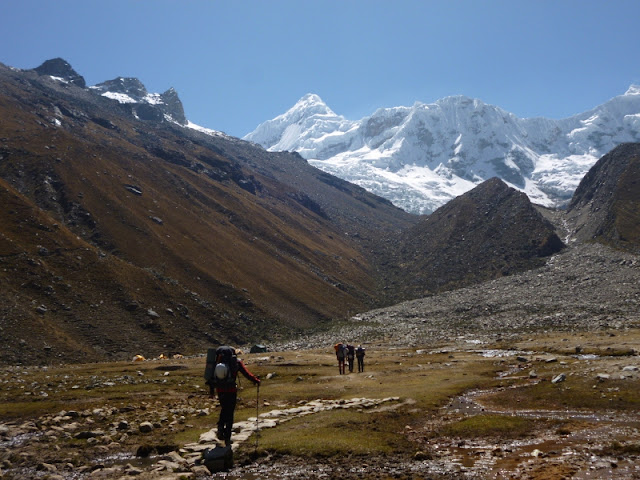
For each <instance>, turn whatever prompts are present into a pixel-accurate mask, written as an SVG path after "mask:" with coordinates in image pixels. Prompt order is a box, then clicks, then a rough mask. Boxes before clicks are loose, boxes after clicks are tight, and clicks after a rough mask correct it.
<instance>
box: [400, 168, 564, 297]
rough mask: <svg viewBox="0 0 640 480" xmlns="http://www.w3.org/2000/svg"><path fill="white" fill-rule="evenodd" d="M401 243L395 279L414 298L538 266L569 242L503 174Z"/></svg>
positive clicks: (442, 211)
mask: <svg viewBox="0 0 640 480" xmlns="http://www.w3.org/2000/svg"><path fill="white" fill-rule="evenodd" d="M397 243H398V249H397V253H396V259H395V262H394V263H395V265H394V266H393V267H391V268H389V269H388V270H389V272H388V273H389V278H391V279H392V281H395V285H394V286H393V287H394V289H398V290H399V291H402V292H403V293H404V295H405V296H414V297H417V296H423V295H425V294H430V293H435V292H439V291H443V290H449V289H452V288H456V287H460V286H463V285H468V284H471V283H475V282H479V281H483V280H487V279H492V278H497V277H501V276H504V275H509V274H512V273H515V272H518V271H523V270H526V269H529V268H534V267H536V266H540V265H542V264H543V263H544V259H543V257H546V256H548V255H551V254H553V253H556V252H558V251H560V250H561V249H562V248H563V247H564V244H563V243H562V241H561V240H560V238H559V237H558V236H557V235H556V233H555V230H554V227H553V225H552V224H551V223H550V222H548V221H547V220H545V219H544V218H543V217H542V215H541V214H540V213H539V212H538V211H537V210H536V209H535V207H534V206H533V205H532V204H531V202H530V201H529V199H528V197H527V196H526V195H525V194H524V193H522V192H519V191H517V190H515V189H513V188H510V187H508V186H507V185H506V184H505V183H504V182H503V181H502V180H500V179H497V178H493V179H490V180H487V181H486V182H484V183H482V184H480V185H479V186H478V187H476V188H474V189H473V190H471V191H470V192H467V193H466V194H464V195H461V196H460V197H458V198H456V199H454V200H452V201H451V202H449V203H448V204H446V205H444V206H443V207H441V208H439V209H438V210H436V211H435V212H434V213H433V214H431V215H430V216H428V217H425V218H424V220H422V221H421V222H419V223H418V224H417V225H415V226H414V227H412V228H410V229H409V230H408V231H406V232H404V233H403V235H402V237H401V238H399V239H398V240H397ZM402 282H405V283H404V285H403V284H402Z"/></svg>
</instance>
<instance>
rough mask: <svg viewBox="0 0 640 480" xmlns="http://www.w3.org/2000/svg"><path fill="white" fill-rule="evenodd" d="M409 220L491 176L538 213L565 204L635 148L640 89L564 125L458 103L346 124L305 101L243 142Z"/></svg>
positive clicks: (381, 113) (309, 98)
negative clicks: (333, 179) (365, 193)
mask: <svg viewBox="0 0 640 480" xmlns="http://www.w3.org/2000/svg"><path fill="white" fill-rule="evenodd" d="M244 139H245V140H249V141H252V142H255V143H258V144H260V145H262V146H263V147H264V148H266V149H268V150H271V151H279V150H289V151H297V152H299V153H300V154H301V155H302V156H303V157H304V158H306V159H307V160H308V161H309V163H311V164H312V165H314V166H316V167H318V168H320V169H322V170H324V171H326V172H329V173H332V174H334V175H336V176H338V177H341V178H343V179H345V180H348V181H350V182H353V183H356V184H358V185H360V186H362V187H363V188H365V189H367V190H369V191H371V192H373V193H376V194H378V195H380V196H382V197H385V198H387V199H389V200H390V201H392V202H393V203H394V204H396V205H397V206H399V207H402V208H404V209H405V210H407V211H410V212H414V213H430V212H432V211H433V210H435V209H436V208H437V207H439V206H441V205H443V204H444V203H446V202H448V201H449V200H451V199H452V198H454V197H456V196H458V195H461V194H462V193H464V192H466V191H468V190H471V189H472V188H473V187H475V186H476V185H477V184H479V183H481V182H482V181H484V180H487V179H489V178H491V177H499V178H501V179H503V180H504V181H506V182H507V183H508V184H510V185H512V186H514V187H516V188H518V189H520V190H522V191H524V192H525V193H527V195H528V196H529V198H530V199H531V200H532V201H533V202H535V203H538V204H541V205H545V206H564V205H565V204H566V203H567V202H568V201H569V199H570V197H571V195H572V194H573V192H574V190H575V189H576V187H577V185H578V183H579V182H580V180H581V179H582V177H583V176H584V174H585V173H586V172H587V171H588V170H589V168H591V166H593V165H594V164H595V162H596V161H597V160H598V159H599V158H600V157H601V156H603V155H604V154H606V153H607V152H609V151H610V150H612V149H613V148H614V147H616V146H617V145H619V144H620V143H625V142H638V141H640V86H636V85H632V86H631V87H630V88H629V89H628V90H627V92H626V93H625V94H624V95H620V96H617V97H615V98H613V99H611V100H609V101H608V102H606V103H604V104H602V105H600V106H598V107H596V108H594V109H593V110H590V111H588V112H585V113H582V114H579V115H575V116H573V117H569V118H566V119H562V120H551V119H546V118H527V119H523V118H518V117H516V116H515V115H513V114H511V113H509V112H506V111H505V110H502V109H501V108H499V107H496V106H492V105H487V104H485V103H483V102H482V101H480V100H477V99H471V98H468V97H465V96H453V97H447V98H444V99H441V100H438V101H437V102H435V103H432V104H424V103H419V102H417V103H415V104H414V105H413V106H412V107H395V108H381V109H378V110H377V111H376V112H374V113H373V114H372V115H371V116H368V117H365V118H363V119H361V120H357V121H351V120H347V119H345V118H344V117H343V116H341V115H337V114H336V113H334V112H333V111H332V110H331V109H330V108H329V107H328V106H327V105H326V104H325V103H324V102H323V101H322V100H321V99H320V97H318V96H317V95H314V94H308V95H305V96H304V97H303V98H302V99H300V100H299V101H298V102H297V103H296V104H295V105H294V106H293V107H292V108H291V109H290V110H288V111H287V112H286V113H284V114H282V115H280V116H278V117H276V118H274V119H272V120H269V121H267V122H264V123H262V124H261V125H259V126H258V127H257V128H256V130H255V131H253V132H252V133H250V134H248V135H246V136H245V137H244Z"/></svg>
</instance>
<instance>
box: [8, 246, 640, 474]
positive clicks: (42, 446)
mask: <svg viewBox="0 0 640 480" xmlns="http://www.w3.org/2000/svg"><path fill="white" fill-rule="evenodd" d="M639 300H640V264H639V263H638V262H637V257H633V256H627V255H625V254H621V253H619V252H613V251H610V250H608V249H606V248H604V247H601V246H596V245H591V246H584V247H580V248H576V249H570V250H569V251H567V252H566V253H563V254H561V255H557V256H555V257H553V258H551V259H550V260H549V262H548V264H547V265H546V266H545V267H543V268H541V269H539V270H536V271H531V272H527V273H525V274H522V275H518V276H513V277H505V278H503V279H500V280H496V281H493V282H488V283H486V284H483V285H481V286H477V287H473V288H469V289H463V290H458V291H455V292H450V293H447V294H443V295H439V296H437V297H430V298H425V299H421V300H416V301H413V302H406V303H404V304H400V305H397V306H394V307H391V308H388V309H381V310H376V311H373V312H368V313H365V314H361V315H358V316H357V317H355V318H353V319H352V320H351V321H349V322H347V323H346V324H342V325H337V326H334V327H333V328H331V329H330V330H327V331H325V332H320V333H316V334H314V335H309V336H307V337H304V338H299V339H296V341H295V342H289V343H287V344H282V345H279V346H278V348H275V349H274V350H277V351H274V352H269V353H264V354H248V355H244V359H245V361H246V363H247V365H248V367H249V369H250V370H251V371H252V372H254V373H256V374H258V375H260V376H261V378H262V379H263V383H262V386H261V388H260V391H259V392H258V391H257V390H256V389H255V388H253V387H252V386H250V385H249V384H248V382H244V383H243V384H242V385H241V387H242V388H241V392H240V400H239V404H238V409H237V412H236V432H235V433H234V441H235V444H234V466H233V467H232V468H231V469H229V470H228V471H226V472H218V473H216V474H215V478H227V479H282V478H301V477H302V478H305V477H306V478H309V479H315V478H318V479H319V478H342V479H356V478H377V479H387V478H400V479H419V478H420V479H422V478H432V479H440V478H461V479H462V478H464V479H467V478H495V479H508V478H518V479H562V478H575V479H605V478H622V479H633V478H640V467H639V466H638V465H640V462H639V461H638V460H639V459H640V358H639V357H638V352H640V321H639V318H638V309H637V306H638V303H637V302H638V301H639ZM338 341H347V342H350V343H354V344H358V343H360V344H363V345H364V346H365V347H366V349H367V356H366V357H365V371H364V372H363V373H357V371H356V372H353V373H348V374H346V375H339V374H338V369H337V368H336V361H335V356H334V353H333V347H332V346H333V344H334V343H336V342H338ZM204 360H205V359H204V356H199V357H192V358H173V359H154V360H147V361H143V362H118V363H101V364H85V365H63V366H55V365H50V366H46V367H23V366H14V367H6V368H3V369H2V375H1V378H2V380H1V381H0V418H2V420H1V422H0V469H1V471H2V478H7V479H32V478H42V479H52V480H60V479H69V480H71V479H78V480H84V479H98V478H104V479H112V478H113V479H119V478H130V477H131V476H135V477H137V478H139V479H166V480H169V479H175V480H177V479H180V478H194V479H199V478H207V477H209V476H210V473H209V471H208V469H207V468H206V466H205V465H203V463H202V461H201V460H200V459H201V452H202V450H204V449H205V448H208V447H214V446H215V442H216V441H215V439H214V438H212V435H211V431H212V429H213V428H214V427H215V423H216V421H217V414H218V408H217V404H216V401H215V400H213V399H210V398H209V397H208V395H207V392H206V390H205V388H204V384H203V378H202V374H203V372H204ZM256 414H258V417H257V418H256ZM256 430H258V434H256Z"/></svg>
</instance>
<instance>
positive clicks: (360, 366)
mask: <svg viewBox="0 0 640 480" xmlns="http://www.w3.org/2000/svg"><path fill="white" fill-rule="evenodd" d="M356 358H357V359H358V373H360V372H364V347H363V346H362V345H358V347H357V348H356Z"/></svg>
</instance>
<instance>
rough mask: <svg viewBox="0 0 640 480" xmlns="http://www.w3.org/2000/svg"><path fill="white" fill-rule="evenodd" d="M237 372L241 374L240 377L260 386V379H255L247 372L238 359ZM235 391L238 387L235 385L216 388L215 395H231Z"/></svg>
mask: <svg viewBox="0 0 640 480" xmlns="http://www.w3.org/2000/svg"><path fill="white" fill-rule="evenodd" d="M238 372H240V373H242V375H244V376H245V378H246V379H247V380H250V381H252V382H253V383H254V384H256V385H259V384H260V379H259V378H258V377H256V376H255V375H254V374H253V373H251V372H250V371H249V370H247V367H245V366H244V363H242V360H240V359H238ZM237 391H238V385H237V384H235V383H234V384H233V385H227V386H222V387H216V392H217V393H233V392H237Z"/></svg>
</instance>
